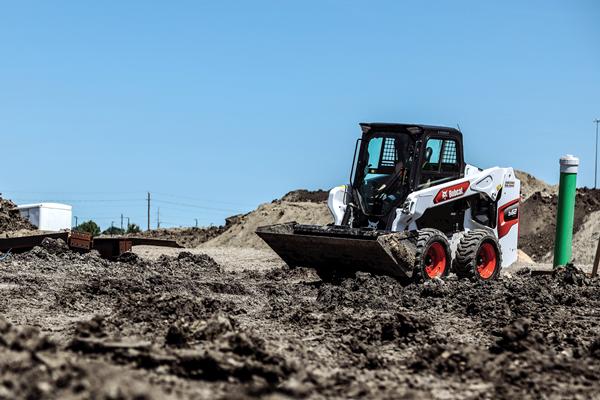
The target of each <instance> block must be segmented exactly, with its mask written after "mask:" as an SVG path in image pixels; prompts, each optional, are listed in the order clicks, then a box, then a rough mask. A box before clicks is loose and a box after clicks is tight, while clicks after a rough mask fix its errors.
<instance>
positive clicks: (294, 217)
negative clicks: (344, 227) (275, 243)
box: [206, 201, 333, 249]
mask: <svg viewBox="0 0 600 400" xmlns="http://www.w3.org/2000/svg"><path fill="white" fill-rule="evenodd" d="M290 221H296V222H299V223H303V224H316V225H326V224H328V223H331V222H332V221H333V219H332V217H331V213H330V212H329V209H328V208H327V205H326V204H324V203H318V202H289V201H275V202H273V203H270V204H262V205H260V206H259V207H258V208H257V209H256V210H254V211H252V212H251V213H248V214H246V215H243V216H237V220H236V221H235V223H233V224H232V225H231V226H230V227H229V229H227V230H226V231H225V232H223V233H222V234H221V235H219V236H217V237H216V238H214V239H212V240H210V241H208V242H207V243H206V245H207V246H234V247H252V248H261V249H266V248H268V247H267V245H266V244H265V243H264V242H263V241H262V239H260V238H259V237H258V236H257V235H256V234H255V233H254V232H255V231H256V228H258V227H259V226H265V225H272V224H281V223H284V222H290Z"/></svg>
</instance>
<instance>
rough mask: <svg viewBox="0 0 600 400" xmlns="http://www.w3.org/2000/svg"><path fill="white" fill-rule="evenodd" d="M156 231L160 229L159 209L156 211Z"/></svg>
mask: <svg viewBox="0 0 600 400" xmlns="http://www.w3.org/2000/svg"><path fill="white" fill-rule="evenodd" d="M156 229H160V207H158V209H157V210H156Z"/></svg>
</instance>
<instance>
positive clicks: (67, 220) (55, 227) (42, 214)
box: [17, 203, 73, 231]
mask: <svg viewBox="0 0 600 400" xmlns="http://www.w3.org/2000/svg"><path fill="white" fill-rule="evenodd" d="M17 209H18V210H19V213H20V214H21V216H22V217H24V218H26V219H28V220H29V222H31V223H32V224H33V225H35V226H37V228H38V229H39V230H41V231H61V230H63V229H71V220H72V218H73V208H72V207H71V206H70V205H67V204H59V203H38V204H25V205H21V206H18V207H17Z"/></svg>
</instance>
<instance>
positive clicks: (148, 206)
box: [148, 192, 150, 230]
mask: <svg viewBox="0 0 600 400" xmlns="http://www.w3.org/2000/svg"><path fill="white" fill-rule="evenodd" d="M148 230H150V192H148Z"/></svg>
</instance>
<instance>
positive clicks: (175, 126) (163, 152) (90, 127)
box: [0, 0, 600, 227]
mask: <svg viewBox="0 0 600 400" xmlns="http://www.w3.org/2000/svg"><path fill="white" fill-rule="evenodd" d="M0 5H1V9H0V132H1V137H2V142H1V145H2V149H3V152H2V165H3V168H2V171H3V173H2V178H1V179H0V192H2V193H3V194H4V196H5V197H9V198H13V199H15V200H17V201H18V202H20V203H25V202H34V201H35V202H37V201H64V202H67V203H70V204H72V205H73V206H74V214H75V215H77V216H79V219H80V221H81V220H83V219H89V218H93V219H95V220H97V221H98V222H99V223H100V224H101V225H102V226H103V227H106V226H109V225H110V224H111V221H115V223H116V224H117V225H118V224H119V223H120V220H119V217H120V214H121V213H123V214H125V215H126V216H129V217H130V218H131V219H132V221H134V222H136V223H139V224H141V225H142V226H145V225H146V217H145V215H146V208H145V196H146V192H148V191H150V192H152V194H153V198H154V199H155V200H156V202H154V204H153V211H152V224H153V225H155V223H156V218H155V217H156V212H157V207H158V206H160V210H161V211H160V213H161V219H162V221H163V226H179V225H193V224H194V223H195V222H194V219H195V218H198V219H199V224H200V225H208V224H210V223H213V224H220V223H222V222H223V218H224V217H225V216H228V215H232V214H235V213H237V212H243V211H249V210H251V209H253V208H254V207H255V206H256V205H257V204H258V203H261V202H267V201H270V200H272V199H274V198H277V197H280V196H281V195H282V194H284V193H286V192H287V191H289V190H292V189H295V188H309V189H316V188H330V187H332V186H335V185H338V184H342V183H345V182H346V181H347V179H348V171H349V168H350V163H351V156H352V151H353V147H354V141H355V139H356V138H357V137H358V135H359V132H360V131H359V129H358V123H359V122H362V121H367V122H368V121H384V122H415V123H428V124H441V125H450V126H456V124H460V127H461V128H462V131H463V133H464V135H465V143H466V144H465V146H466V149H465V150H466V159H467V161H468V162H470V163H472V164H475V165H478V166H481V167H488V166H493V165H500V166H514V167H515V168H519V169H523V170H526V171H529V172H531V173H533V174H534V175H536V176H538V177H540V178H542V179H544V180H546V181H549V182H552V183H555V182H556V181H557V178H558V158H559V157H560V156H561V155H562V154H565V153H573V154H575V155H577V156H579V157H580V158H581V160H582V165H581V173H580V176H579V183H580V185H588V186H590V185H593V178H594V177H593V160H594V152H593V151H594V150H593V149H594V125H593V123H592V120H593V119H594V118H600V51H599V50H600V2H598V1H593V0H592V1H562V2H557V1H531V2H522V1H504V2H496V3H492V2H481V1H452V2H451V1H432V2H400V1H376V2H366V1H364V2H358V1H323V0H321V1H298V2H281V1H252V2H241V1H240V2H230V1H218V2H200V1H188V2H186V1H178V2H146V1H118V2H117V1H114V2H110V1H106V2H81V1H72V2H65V1H53V2H50V1H39V2H34V1H19V2H0Z"/></svg>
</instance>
